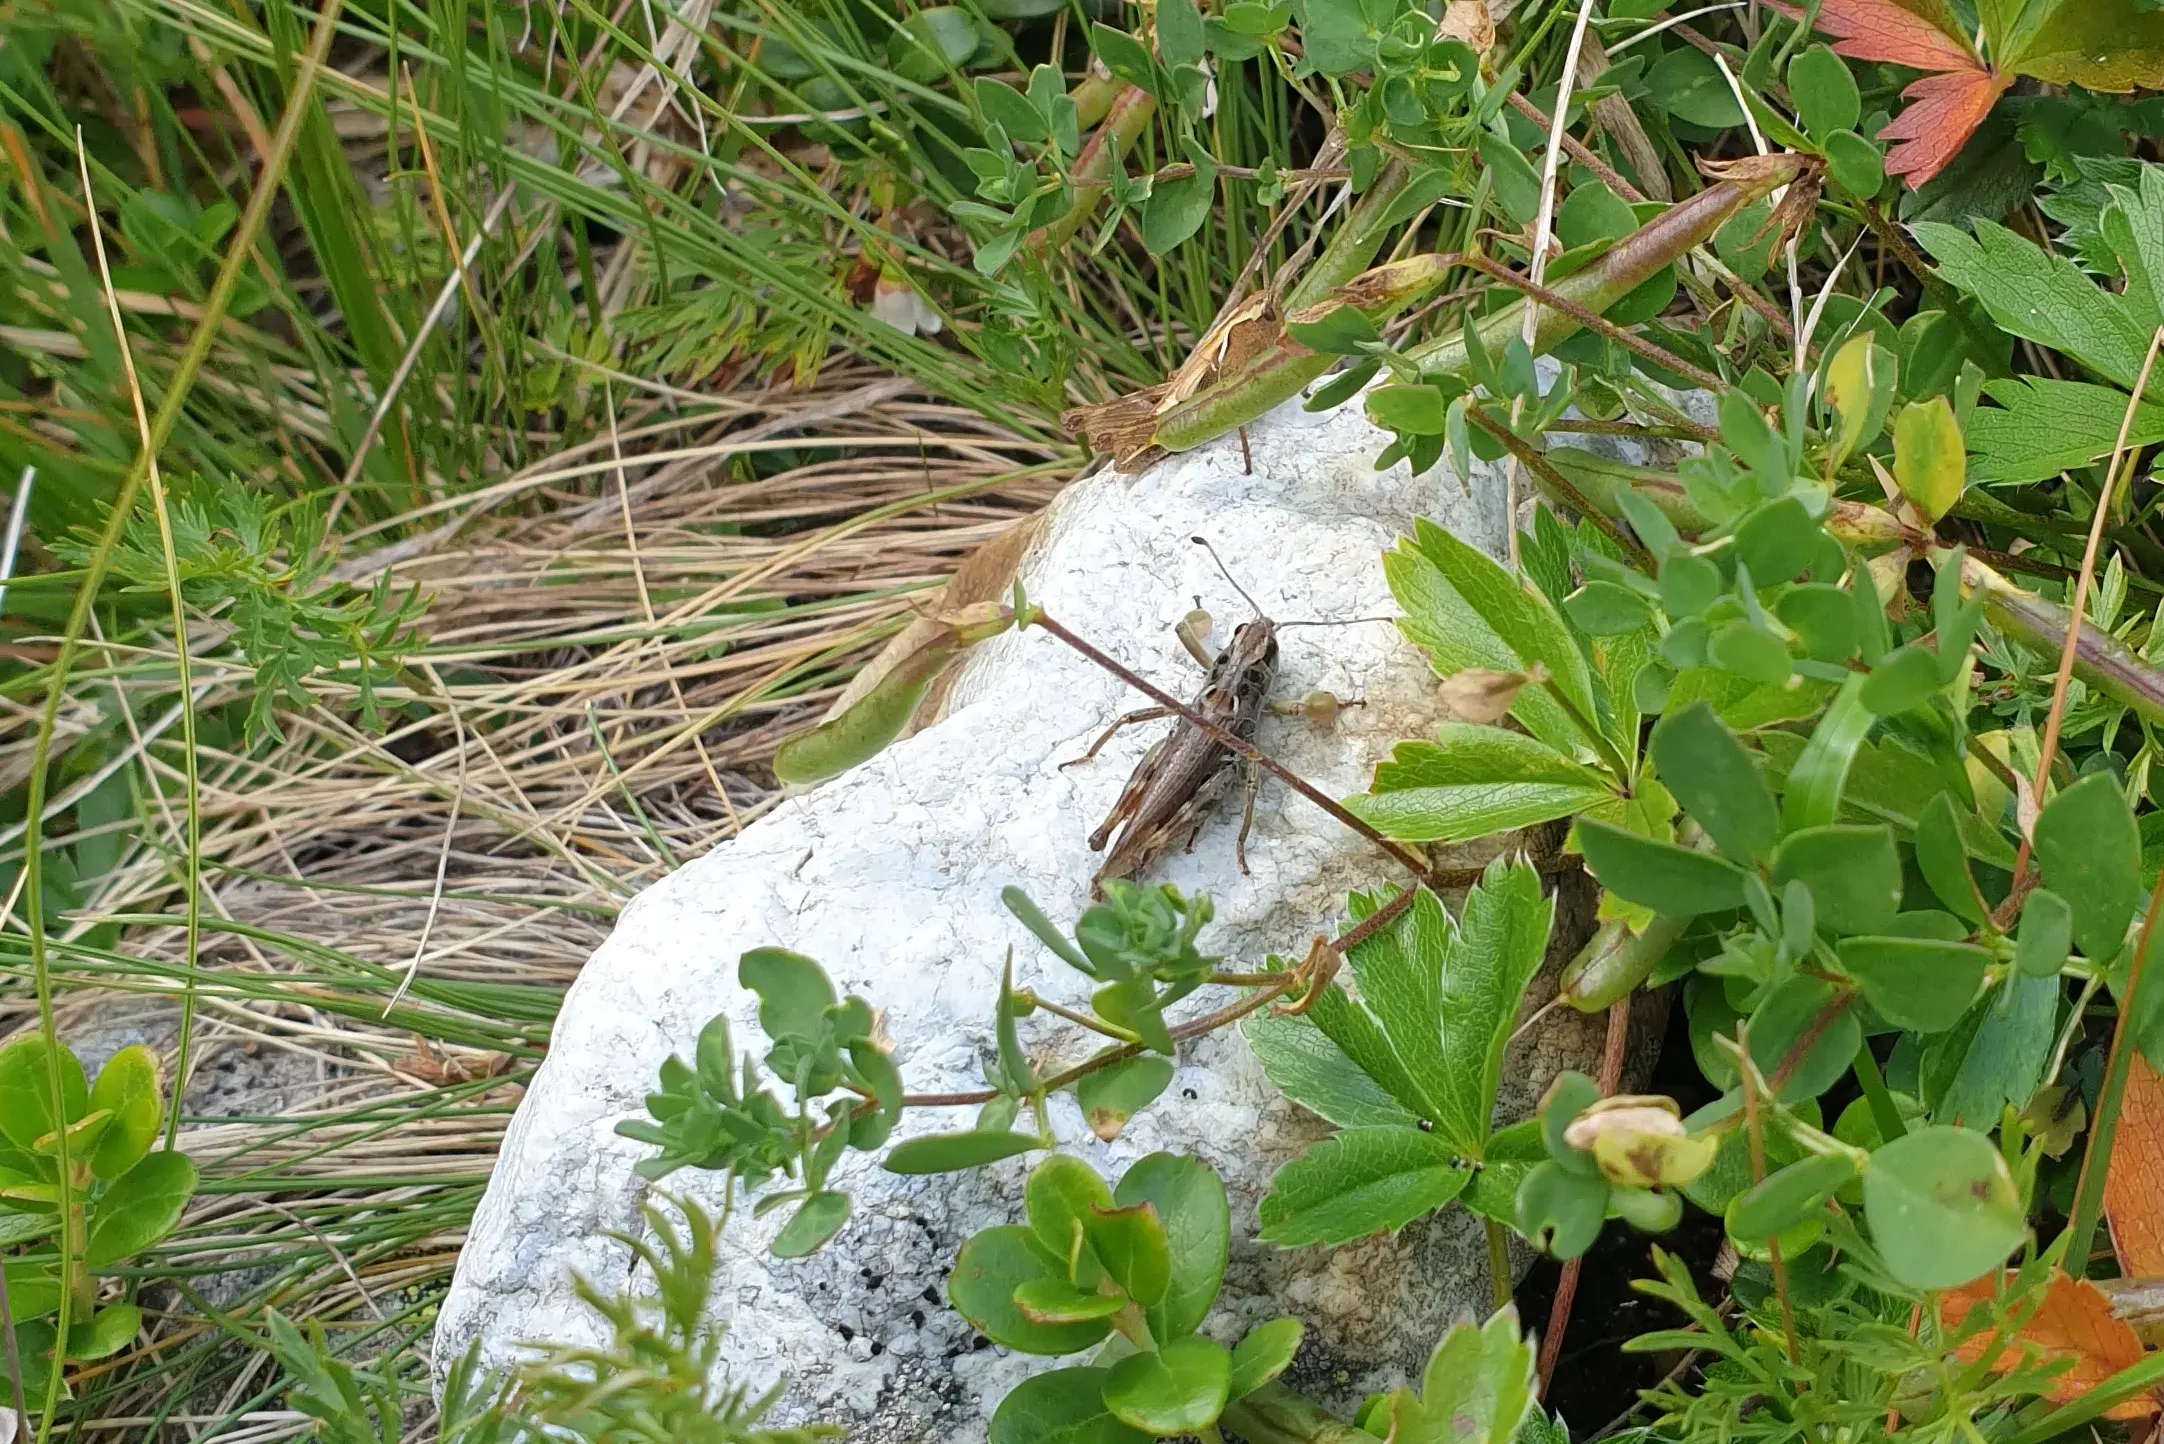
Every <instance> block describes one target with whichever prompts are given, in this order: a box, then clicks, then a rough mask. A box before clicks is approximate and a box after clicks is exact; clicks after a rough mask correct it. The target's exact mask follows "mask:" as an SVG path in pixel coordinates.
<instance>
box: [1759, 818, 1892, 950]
mask: <svg viewBox="0 0 2164 1444" xmlns="http://www.w3.org/2000/svg"><path fill="white" fill-rule="evenodd" d="M1791 881H1799V882H1801V883H1803V885H1804V886H1806V887H1808V888H1809V889H1810V890H1811V904H1812V910H1813V916H1814V918H1815V919H1816V921H1817V924H1818V927H1819V928H1820V930H1822V931H1824V932H1828V933H1835V934H1843V933H1883V932H1885V931H1886V930H1887V928H1889V927H1890V926H1892V924H1893V920H1894V914H1895V913H1896V912H1897V911H1898V910H1899V909H1900V906H1901V855H1900V854H1899V853H1898V852H1897V851H1895V849H1894V835H1893V829H1892V828H1890V827H1886V826H1883V825H1880V826H1872V827H1857V826H1848V825H1844V824H1836V825H1833V826H1829V827H1807V828H1803V829H1801V830H1799V831H1796V832H1792V833H1790V834H1789V835H1788V837H1787V838H1786V839H1784V840H1783V841H1782V843H1781V850H1780V851H1779V852H1778V853H1776V854H1775V855H1774V859H1773V882H1774V885H1775V886H1776V887H1783V888H1785V887H1786V886H1787V885H1788V884H1789V883H1790V882H1791Z"/></svg>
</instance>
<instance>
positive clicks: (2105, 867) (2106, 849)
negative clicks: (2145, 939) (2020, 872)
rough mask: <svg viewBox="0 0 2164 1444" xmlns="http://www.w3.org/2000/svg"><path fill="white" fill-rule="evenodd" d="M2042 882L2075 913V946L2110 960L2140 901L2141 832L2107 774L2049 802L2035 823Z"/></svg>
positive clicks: (2096, 774)
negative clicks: (2064, 900) (2042, 876)
mask: <svg viewBox="0 0 2164 1444" xmlns="http://www.w3.org/2000/svg"><path fill="white" fill-rule="evenodd" d="M2035 843H2036V861H2037V865H2038V866H2039V867H2041V868H2042V869H2043V873H2044V882H2045V885H2046V886H2048V887H2049V888H2050V889H2051V890H2052V891H2053V892H2055V893H2057V894H2058V895H2059V896H2060V897H2062V898H2064V899H2066V901H2067V903H2068V905H2069V906H2071V907H2072V908H2073V910H2074V943H2075V945H2076V946H2077V947H2079V948H2080V949H2081V951H2082V955H2083V956H2084V957H2087V958H2088V959H2089V960H2090V961H2091V962H2098V963H2103V962H2109V961H2110V960H2111V959H2112V958H2113V957H2114V956H2116V955H2117V954H2118V952H2119V949H2120V947H2121V946H2122V945H2124V943H2125V942H2126V929H2127V924H2128V923H2130V922H2132V921H2133V918H2134V909H2135V908H2136V907H2137V906H2139V905H2140V903H2141V830H2140V829H2139V828H2138V827H2136V826H2135V823H2134V813H2133V810H2132V809H2130V808H2129V807H2128V806H2127V805H2126V796H2125V794H2124V793H2122V792H2120V790H2119V784H2118V782H2117V780H2116V779H2114V778H2113V777H2112V776H2111V774H2110V773H2108V772H2093V773H2091V774H2090V775H2089V776H2087V777H2084V778H2082V779H2081V781H2079V782H2077V783H2075V784H2074V785H2073V786H2072V787H2069V788H2067V789H2065V790H2064V791H2062V792H2061V793H2060V794H2059V795H2058V796H2056V797H2054V798H2052V799H2051V801H2050V802H2049V803H2048V804H2046V805H2045V807H2044V811H2043V813H2042V815H2040V816H2039V817H2038V818H2037V819H2036V836H2035Z"/></svg>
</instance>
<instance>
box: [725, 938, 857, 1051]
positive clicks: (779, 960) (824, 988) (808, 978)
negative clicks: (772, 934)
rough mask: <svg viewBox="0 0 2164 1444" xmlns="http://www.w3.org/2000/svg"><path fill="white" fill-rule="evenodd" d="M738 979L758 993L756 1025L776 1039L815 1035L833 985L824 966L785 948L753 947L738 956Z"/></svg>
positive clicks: (831, 1002) (831, 997)
mask: <svg viewBox="0 0 2164 1444" xmlns="http://www.w3.org/2000/svg"><path fill="white" fill-rule="evenodd" d="M736 976H737V981H738V982H739V983H741V984H742V985H743V986H745V987H747V988H749V989H751V990H752V991H753V992H754V993H757V994H758V995H759V1026H760V1027H761V1028H764V1029H765V1030H766V1035H767V1036H768V1037H769V1038H772V1039H774V1040H775V1041H777V1042H778V1041H780V1040H781V1039H783V1038H791V1037H795V1038H816V1037H818V1036H819V1033H820V1022H821V1020H822V1018H823V1017H824V1016H825V1013H826V1010H827V1009H828V1008H831V1007H833V1006H834V985H833V984H832V983H830V982H828V981H827V975H826V970H825V969H824V968H822V967H820V966H819V965H818V964H817V963H815V962H813V961H812V960H811V959H810V958H807V957H805V956H804V955H803V954H802V953H793V952H790V951H789V950H788V949H787V948H753V949H752V950H751V951H750V952H748V953H746V954H744V956H743V957H742V958H741V959H739V960H738V962H737V965H736Z"/></svg>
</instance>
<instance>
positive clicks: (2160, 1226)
mask: <svg viewBox="0 0 2164 1444" xmlns="http://www.w3.org/2000/svg"><path fill="white" fill-rule="evenodd" d="M2104 1217H2106V1218H2107V1219H2109V1220H2111V1246H2112V1248H2113V1249H2114V1250H2115V1251H2116V1252H2117V1253H2118V1255H2119V1270H2120V1272H2122V1273H2124V1274H2125V1275H2127V1277H2129V1278H2150V1277H2154V1276H2155V1275H2157V1274H2164V1078H2159V1077H2157V1075H2156V1070H2155V1069H2153V1068H2151V1067H2150V1066H2149V1060H2148V1059H2146V1058H2144V1057H2142V1056H2141V1054H2140V1053H2138V1052H2137V1053H2136V1054H2135V1055H2134V1066H2133V1068H2132V1069H2131V1070H2130V1071H2129V1072H2128V1073H2127V1075H2126V1095H2125V1096H2124V1097H2123V1098H2121V1099H2120V1100H2119V1131H2118V1133H2117V1134H2116V1135H2115V1136H2114V1137H2113V1139H2112V1143H2111V1172H2110V1173H2108V1174H2106V1175H2104Z"/></svg>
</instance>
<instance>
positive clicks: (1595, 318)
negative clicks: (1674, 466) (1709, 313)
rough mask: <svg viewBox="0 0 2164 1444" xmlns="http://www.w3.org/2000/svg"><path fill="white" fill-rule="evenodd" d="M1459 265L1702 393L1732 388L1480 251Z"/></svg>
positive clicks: (1463, 258) (1673, 353)
mask: <svg viewBox="0 0 2164 1444" xmlns="http://www.w3.org/2000/svg"><path fill="white" fill-rule="evenodd" d="M1458 263H1459V264H1460V265H1462V266H1467V267H1470V268H1471V269H1473V270H1475V271H1479V272H1480V273H1481V274H1482V275H1486V276H1493V277H1494V278H1495V279H1496V280H1498V281H1501V282H1502V283H1503V284H1504V285H1506V286H1509V287H1512V288H1513V289H1515V290H1519V291H1523V292H1524V293H1525V294H1526V295H1528V296H1531V297H1532V298H1533V299H1534V300H1536V301H1538V302H1540V304H1541V305H1543V306H1548V307H1551V308H1553V309H1555V310H1558V311H1561V312H1562V313H1563V314H1564V315H1566V316H1568V317H1570V318H1571V319H1572V320H1574V321H1576V322H1577V323H1578V324H1579V325H1581V326H1583V327H1585V328H1586V329H1587V330H1588V331H1592V332H1594V333H1596V334H1597V335H1601V336H1605V337H1607V338H1608V339H1609V340H1611V341H1613V342H1615V343H1616V344H1617V345H1618V346H1622V347H1625V348H1627V349H1629V350H1631V351H1635V352H1637V353H1638V354H1639V355H1640V356H1643V357H1645V358H1646V359H1647V360H1648V361H1651V362H1653V363H1654V364H1655V365H1658V366H1665V367H1667V368H1668V369H1669V370H1671V371H1673V372H1675V373H1676V374H1677V375H1679V376H1685V377H1688V378H1689V379H1690V380H1691V382H1692V384H1694V385H1696V386H1698V387H1700V388H1701V389H1703V390H1706V391H1712V392H1716V393H1718V392H1722V391H1728V390H1731V389H1733V388H1731V387H1730V386H1729V384H1728V383H1727V382H1726V381H1723V380H1722V379H1721V378H1720V377H1718V376H1716V375H1714V374H1713V373H1712V372H1711V371H1707V370H1703V369H1702V368H1700V367H1697V366H1693V365H1692V364H1691V363H1690V362H1688V361H1686V360H1684V359H1683V358H1682V357H1681V356H1678V355H1677V354H1676V353H1675V352H1673V351H1671V350H1669V349H1668V348H1667V347H1665V346H1662V345H1659V344H1657V343H1655V342H1652V341H1648V340H1647V339H1646V338H1645V337H1643V336H1636V335H1633V334H1631V333H1630V332H1629V331H1626V330H1624V329H1623V328H1622V327H1621V326H1618V325H1617V324H1616V323H1615V322H1613V321H1611V320H1609V319H1608V318H1607V317H1605V316H1601V315H1598V314H1596V313H1595V312H1592V311H1589V310H1587V309H1586V308H1585V307H1583V306H1581V305H1579V304H1578V303H1577V302H1576V301H1573V300H1571V299H1570V298H1569V297H1567V296H1563V295H1560V294H1558V293H1557V292H1555V291H1551V290H1549V289H1548V288H1547V287H1546V286H1543V285H1541V284H1539V283H1538V282H1536V281H1534V280H1533V279H1532V278H1530V277H1528V276H1521V275H1519V274H1518V273H1517V272H1516V271H1513V270H1511V269H1510V268H1509V267H1508V266H1504V265H1499V264H1498V263H1496V262H1495V261H1492V260H1490V259H1488V257H1486V256H1484V255H1482V254H1481V253H1480V252H1478V251H1468V252H1466V253H1465V254H1464V255H1463V256H1461V257H1460V258H1459V261H1458Z"/></svg>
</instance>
